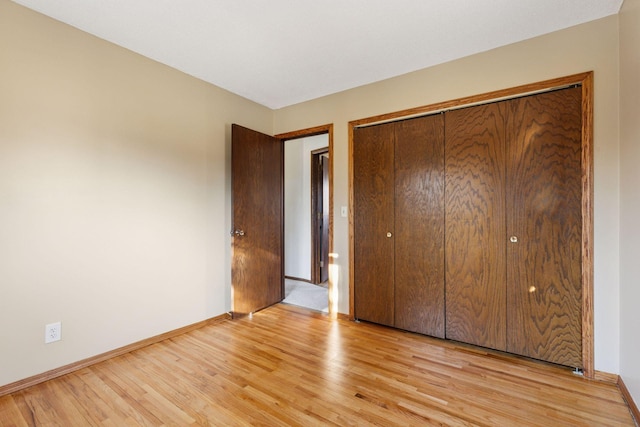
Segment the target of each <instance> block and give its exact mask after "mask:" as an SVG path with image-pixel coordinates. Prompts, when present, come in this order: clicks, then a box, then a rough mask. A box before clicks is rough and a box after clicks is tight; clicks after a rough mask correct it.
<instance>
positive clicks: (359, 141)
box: [353, 123, 395, 326]
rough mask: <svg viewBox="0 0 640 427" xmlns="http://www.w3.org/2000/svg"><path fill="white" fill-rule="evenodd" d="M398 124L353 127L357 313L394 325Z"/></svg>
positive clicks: (367, 318) (378, 321)
mask: <svg viewBox="0 0 640 427" xmlns="http://www.w3.org/2000/svg"><path fill="white" fill-rule="evenodd" d="M394 128H395V124H394V123H388V124H384V125H378V126H370V127H365V128H361V129H354V139H353V187H354V200H353V202H354V213H353V215H354V218H353V219H354V260H353V265H354V281H355V285H354V293H355V295H354V309H355V317H356V318H357V319H362V320H368V321H371V322H375V323H380V324H383V325H390V326H392V325H393V322H394V302H393V301H394V286H393V279H394V257H393V254H394V237H393V231H394V230H393V226H394V207H393V193H394V162H393V151H394Z"/></svg>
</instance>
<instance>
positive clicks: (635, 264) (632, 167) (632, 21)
mask: <svg viewBox="0 0 640 427" xmlns="http://www.w3.org/2000/svg"><path fill="white" fill-rule="evenodd" d="M639 184H640V0H625V2H624V3H623V6H622V10H621V12H620V218H621V219H620V228H621V233H620V296H621V298H620V301H621V302H620V322H621V328H620V375H621V376H622V378H623V380H624V382H625V384H626V385H627V387H628V388H629V390H630V391H631V393H632V394H633V396H634V400H635V402H636V404H638V405H640V363H638V361H640V339H638V338H639V337H640V335H639V334H640V333H639V332H638V330H639V329H640V311H638V301H640V262H639V261H640V258H639V257H638V254H639V253H640V250H639V249H638V242H640V221H639V220H640V185H639Z"/></svg>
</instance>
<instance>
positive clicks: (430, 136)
mask: <svg viewBox="0 0 640 427" xmlns="http://www.w3.org/2000/svg"><path fill="white" fill-rule="evenodd" d="M394 242H395V272H396V274H395V326H396V327H398V328H401V329H406V330H409V331H413V332H419V333H422V334H427V335H432V336H437V337H440V338H444V117H443V115H442V114H437V115H434V116H427V117H420V118H417V119H411V120H404V121H401V122H397V123H396V145H395V235H394Z"/></svg>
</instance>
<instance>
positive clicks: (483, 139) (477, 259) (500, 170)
mask: <svg viewBox="0 0 640 427" xmlns="http://www.w3.org/2000/svg"><path fill="white" fill-rule="evenodd" d="M505 114H506V105H505V102H504V101H503V102H497V103H492V104H486V105H481V106H475V107H470V108H465V109H461V110H455V111H450V112H447V113H446V114H445V122H446V127H445V141H446V154H445V173H446V178H445V182H446V184H445V185H446V191H445V209H446V220H445V230H446V231H445V235H446V244H445V260H446V279H445V281H446V336H447V338H450V339H453V340H458V341H463V342H466V343H470V344H476V345H481V346H484V347H489V348H494V349H498V350H504V349H505V348H506V327H507V321H506V292H505V274H506V272H505V268H506V266H505V250H506V246H505V245H506V239H505V206H504V202H505V124H506V116H505Z"/></svg>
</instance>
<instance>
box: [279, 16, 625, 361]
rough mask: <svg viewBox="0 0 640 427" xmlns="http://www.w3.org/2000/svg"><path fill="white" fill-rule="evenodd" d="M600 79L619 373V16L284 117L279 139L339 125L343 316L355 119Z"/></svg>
mask: <svg viewBox="0 0 640 427" xmlns="http://www.w3.org/2000/svg"><path fill="white" fill-rule="evenodd" d="M589 70H593V71H594V72H595V125H594V127H595V230H596V231H595V347H596V348H595V351H596V353H595V364H596V369H598V370H602V371H606V372H618V364H619V354H618V348H619V326H620V325H619V314H618V313H619V308H620V304H619V285H618V284H619V278H618V240H619V239H618V236H619V231H618V229H619V209H618V204H619V195H618V172H619V171H618V151H619V138H618V17H617V16H612V17H609V18H605V19H601V20H598V21H595V22H592V23H588V24H584V25H580V26H577V27H573V28H570V29H567V30H564V31H559V32H556V33H553V34H549V35H546V36H542V37H537V38H535V39H531V40H527V41H524V42H521V43H517V44H513V45H510V46H506V47H502V48H499V49H495V50H492V51H489V52H485V53H482V54H479V55H474V56H470V57H467V58H464V59H460V60H457V61H453V62H450V63H446V64H443V65H440V66H436V67H432V68H428V69H424V70H420V71H417V72H414V73H411V74H407V75H404V76H400V77H396V78H393V79H389V80H386V81H383V82H379V83H374V84H371V85H367V86H363V87H360V88H356V89H352V90H349V91H345V92H341V93H338V94H335V95H331V96H327V97H324V98H320V99H316V100H313V101H309V102H305V103H302V104H298V105H295V106H292V107H288V108H284V109H281V110H277V111H276V116H275V132H276V133H281V132H289V131H293V130H297V129H302V128H307V127H312V126H317V125H321V124H325V123H333V124H334V132H335V133H334V144H335V145H334V186H335V187H334V188H335V192H334V252H336V253H337V254H338V255H339V258H338V259H337V260H336V261H337V265H338V269H339V271H340V274H339V277H340V278H339V286H340V291H339V295H340V301H339V311H341V312H343V313H345V312H348V307H349V305H348V295H349V293H348V283H347V282H348V277H349V274H348V266H349V259H348V253H349V247H348V230H349V228H348V221H347V219H346V218H342V217H340V214H339V212H340V206H346V205H348V139H347V138H348V135H347V124H348V122H349V121H350V120H355V119H361V118H365V117H370V116H373V115H377V114H382V113H388V112H393V111H398V110H402V109H407V108H411V107H415V106H421V105H427V104H431V103H435V102H439V101H446V100H450V99H455V98H459V97H463V96H468V95H474V94H479V93H485V92H489V91H492V90H497V89H503V88H509V87H513V86H517V85H521V84H526V83H531V82H537V81H540V80H545V79H549V78H554V77H560V76H565V75H569V74H574V73H579V72H583V71H589Z"/></svg>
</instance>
